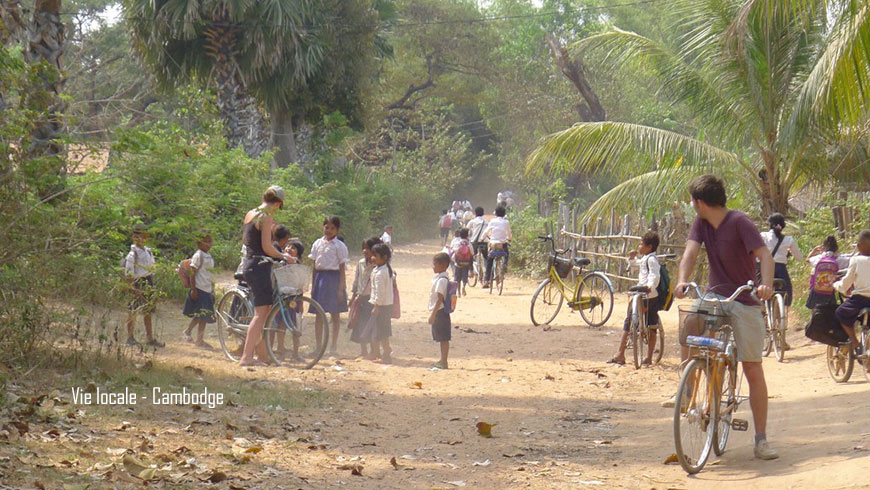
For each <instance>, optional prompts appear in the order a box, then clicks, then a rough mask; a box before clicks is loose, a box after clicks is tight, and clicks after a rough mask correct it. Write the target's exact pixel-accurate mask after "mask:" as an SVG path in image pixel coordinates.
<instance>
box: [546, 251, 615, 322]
mask: <svg viewBox="0 0 870 490" xmlns="http://www.w3.org/2000/svg"><path fill="white" fill-rule="evenodd" d="M538 239H539V240H542V241H545V242H550V248H551V254H550V256H549V264H548V277H547V279H544V281H543V282H541V284H540V285H538V288H537V289H536V290H535V293H534V294H533V295H532V304H531V307H530V310H529V315H530V316H531V319H532V324H533V325H535V326H540V325H549V324H550V322H552V321H553V319H555V318H556V315H558V314H559V311H560V310H561V309H562V303H563V302H564V301H565V298H566V297H568V298H570V299H569V300H568V307H569V308H571V311H577V312H579V313H580V316H581V317H582V318H583V320H584V321H585V322H586V323H587V324H588V325H589V326H591V327H600V326H602V325H604V324H605V323H606V322H607V320H609V319H610V314H611V313H613V284H612V283H611V282H610V279H609V278H608V277H607V276H606V275H605V274H604V273H603V272H600V271H590V272H588V273H586V274H585V275H584V274H583V267H585V266H587V265H589V264H590V263H591V262H590V260H589V259H587V258H582V257H574V260H573V261H572V260H571V259H569V258H567V257H560V256H561V255H567V254H568V253H569V252H570V249H569V250H556V242H555V240H553V237H552V236H551V235H541V236H538ZM575 267H576V268H578V269H579V272H578V273H577V274H575V276H574V278H573V279H572V281H571V283H572V284H567V283H566V282H565V281H564V279H565V278H567V277H568V276H569V275H570V274H571V273H572V271H573V270H574V268H575Z"/></svg>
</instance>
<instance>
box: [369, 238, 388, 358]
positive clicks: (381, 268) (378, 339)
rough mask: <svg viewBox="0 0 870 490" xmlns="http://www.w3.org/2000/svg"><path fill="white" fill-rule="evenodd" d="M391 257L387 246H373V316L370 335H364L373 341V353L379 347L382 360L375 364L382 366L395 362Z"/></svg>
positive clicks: (370, 299) (370, 320) (370, 323)
mask: <svg viewBox="0 0 870 490" xmlns="http://www.w3.org/2000/svg"><path fill="white" fill-rule="evenodd" d="M391 256H392V251H391V250H390V247H388V246H387V245H386V244H383V243H378V244H376V245H374V246H372V260H373V261H374V263H375V268H374V270H372V276H371V288H372V291H371V297H370V298H369V303H371V304H372V314H371V318H370V319H369V323H368V326H367V329H366V332H368V334H367V333H365V332H364V333H363V334H362V335H363V337H364V338H370V339H371V340H372V351H373V352H377V350H378V347H379V348H380V349H379V350H380V359H378V360H377V361H375V362H380V363H382V364H392V362H393V358H392V356H391V354H392V352H393V350H392V349H391V348H390V337H392V336H393V327H392V320H391V319H392V317H393V301H394V300H395V298H394V295H393V291H394V287H393V281H395V274H394V273H393V268H392V267H390V257H391ZM368 335H370V337H369V336H368Z"/></svg>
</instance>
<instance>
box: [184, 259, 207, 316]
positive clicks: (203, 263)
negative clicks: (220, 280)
mask: <svg viewBox="0 0 870 490" xmlns="http://www.w3.org/2000/svg"><path fill="white" fill-rule="evenodd" d="M190 266H191V267H192V268H194V269H196V275H195V276H194V282H195V285H196V289H197V293H196V299H193V298H192V297H191V295H190V293H189V292H188V293H187V299H185V301H184V310H183V313H184V316H186V317H188V318H198V319H204V320H205V322H206V323H215V316H214V277H213V276H212V272H211V270H212V269H214V258H213V257H212V256H211V254H210V253H208V252H203V251H202V250H197V251H196V253H194V254H193V257H191V258H190Z"/></svg>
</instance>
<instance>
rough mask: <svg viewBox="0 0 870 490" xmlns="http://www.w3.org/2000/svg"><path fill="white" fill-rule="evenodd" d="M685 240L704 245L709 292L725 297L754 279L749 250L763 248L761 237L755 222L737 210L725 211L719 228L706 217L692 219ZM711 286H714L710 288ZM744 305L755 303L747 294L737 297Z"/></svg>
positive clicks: (752, 260)
mask: <svg viewBox="0 0 870 490" xmlns="http://www.w3.org/2000/svg"><path fill="white" fill-rule="evenodd" d="M689 240H693V241H696V242H698V243H701V244H703V245H704V247H705V248H706V249H707V261H708V262H709V263H710V283H709V285H708V287H709V288H710V289H711V290H712V292H714V293H716V294H719V295H722V296H725V297H728V296H731V294H733V293H734V291H736V290H737V288H739V287H740V286H743V285H744V284H746V282H747V281H754V280H755V257H754V256H753V255H752V251H753V250H755V249H757V248H760V247H764V246H765V245H764V240H763V239H762V238H761V233H759V232H758V228H757V227H756V226H755V223H753V222H752V220H750V219H749V217H748V216H746V215H745V214H743V213H741V212H740V211H728V213H727V214H726V215H725V219H724V220H722V223H720V224H719V228H715V229H714V228H713V225H711V224H710V223H709V222H707V220H704V219H701V218H695V222H694V223H692V229H691V231H689ZM714 288H715V289H714ZM737 301H739V302H741V303H743V304H747V305H757V304H758V302H756V301H755V300H753V299H752V296H750V295H749V294H748V293H743V294H741V295H740V296H738V297H737Z"/></svg>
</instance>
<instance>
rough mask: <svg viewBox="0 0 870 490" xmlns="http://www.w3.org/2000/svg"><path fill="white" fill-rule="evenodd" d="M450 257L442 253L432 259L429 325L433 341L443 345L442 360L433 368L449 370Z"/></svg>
mask: <svg viewBox="0 0 870 490" xmlns="http://www.w3.org/2000/svg"><path fill="white" fill-rule="evenodd" d="M448 265H450V256H448V255H447V254H446V253H444V252H441V253H437V254H435V257H433V258H432V271H433V272H435V277H433V278H432V289H431V291H430V292H429V325H432V340H434V341H435V342H438V343H440V344H441V359H440V360H439V361H438V362H436V363H435V365H434V366H433V367H435V368H438V369H447V354H448V352H449V351H450V328H451V326H450V313H448V312H447V310H445V309H444V301H445V298H447V288H448V287H449V285H450V279H448V277H447V266H448Z"/></svg>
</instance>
